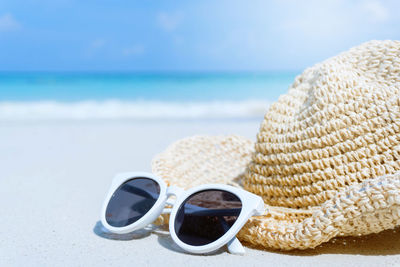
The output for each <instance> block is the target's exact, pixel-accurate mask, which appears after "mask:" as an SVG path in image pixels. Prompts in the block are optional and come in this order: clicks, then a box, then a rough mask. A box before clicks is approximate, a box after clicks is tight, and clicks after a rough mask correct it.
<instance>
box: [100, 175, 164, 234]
mask: <svg viewBox="0 0 400 267" xmlns="http://www.w3.org/2000/svg"><path fill="white" fill-rule="evenodd" d="M159 196H160V185H159V184H158V183H157V182H156V181H154V180H152V179H149V178H142V177H141V178H134V179H132V180H129V181H126V182H125V183H123V184H122V185H121V186H120V187H118V189H117V190H115V192H114V194H113V195H112V197H111V199H110V201H109V202H108V205H107V209H106V221H107V223H108V224H109V225H111V226H114V227H124V226H127V225H129V224H132V223H134V222H136V221H137V220H139V219H140V218H142V217H143V215H145V214H146V213H147V212H148V211H149V210H150V209H151V208H152V207H153V206H154V204H155V203H156V201H157V199H158V197H159Z"/></svg>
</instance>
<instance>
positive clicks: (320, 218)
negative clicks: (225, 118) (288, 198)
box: [152, 135, 400, 250]
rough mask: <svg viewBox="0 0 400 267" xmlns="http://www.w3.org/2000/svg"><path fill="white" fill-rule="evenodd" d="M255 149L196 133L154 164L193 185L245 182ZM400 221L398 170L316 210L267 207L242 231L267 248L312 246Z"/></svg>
mask: <svg viewBox="0 0 400 267" xmlns="http://www.w3.org/2000/svg"><path fill="white" fill-rule="evenodd" d="M253 152H254V143H253V141H251V140H249V139H247V138H244V137H240V136H236V135H230V136H193V137H190V138H185V139H182V140H179V141H177V142H175V143H174V144H172V145H170V146H169V147H168V148H167V149H166V150H165V151H164V152H162V153H160V154H158V155H157V156H156V157H155V158H154V159H153V163H152V171H153V173H154V174H156V175H158V176H160V177H162V178H164V179H165V181H166V182H167V183H168V184H169V185H177V186H181V187H183V188H189V187H193V186H197V185H200V184H205V183H225V184H231V185H234V186H241V182H240V181H241V177H242V176H243V175H244V173H245V171H246V167H247V165H248V164H249V163H250V161H251V156H252V154H253ZM397 225H400V173H394V174H392V175H386V176H382V177H377V178H374V179H368V180H364V181H363V182H361V183H356V184H352V185H348V186H346V187H344V188H342V189H341V190H340V191H338V192H337V193H336V194H335V195H334V197H332V198H330V199H329V200H327V201H325V202H324V203H323V204H321V205H319V206H316V207H313V208H312V209H290V208H284V207H277V206H267V211H266V213H265V215H263V216H256V217H252V218H251V219H250V220H249V221H248V223H247V224H246V225H245V226H244V227H243V228H242V230H241V231H240V232H239V234H238V238H239V239H240V240H241V241H245V242H249V243H251V244H253V245H257V246H262V247H265V248H273V249H282V250H291V249H307V248H314V247H316V246H318V245H320V244H321V243H324V242H327V241H329V240H330V239H332V238H333V237H336V236H358V235H366V234H371V233H377V232H380V231H383V230H387V229H393V228H394V227H396V226H397Z"/></svg>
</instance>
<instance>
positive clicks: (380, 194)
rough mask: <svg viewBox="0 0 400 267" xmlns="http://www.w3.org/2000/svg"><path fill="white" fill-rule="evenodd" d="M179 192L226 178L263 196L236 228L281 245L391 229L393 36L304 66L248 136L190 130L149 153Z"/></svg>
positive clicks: (398, 169)
mask: <svg viewBox="0 0 400 267" xmlns="http://www.w3.org/2000/svg"><path fill="white" fill-rule="evenodd" d="M152 169H153V172H154V173H155V174H157V175H159V176H161V177H163V178H165V179H166V181H167V182H168V183H170V184H176V185H179V186H183V187H185V188H188V187H191V186H195V185H198V184H202V183H210V182H213V183H228V184H234V185H237V186H243V187H244V189H246V190H248V191H250V192H253V193H255V194H258V195H260V196H262V197H263V199H264V202H265V203H266V213H265V214H264V215H262V216H257V217H252V218H250V219H249V221H248V223H247V224H246V225H245V226H244V227H243V228H242V230H241V231H240V232H239V233H238V238H239V239H240V240H242V241H247V242H249V243H252V244H255V245H259V246H263V247H266V248H275V249H283V250H291V249H295V248H298V249H307V248H314V247H316V246H318V245H319V244H321V243H323V242H327V241H329V240H330V239H332V238H333V237H336V236H358V235H366V234H370V233H377V232H380V231H383V230H386V229H392V228H394V227H396V226H399V225H400V42H399V41H370V42H367V43H364V44H362V45H360V46H357V47H354V48H352V49H350V50H349V51H347V52H344V53H341V54H339V55H337V56H335V57H332V58H330V59H328V60H326V61H324V62H322V63H319V64H316V65H315V66H313V67H311V68H308V69H306V70H305V71H304V72H303V73H302V74H301V75H299V76H298V77H297V78H296V79H295V81H294V83H293V84H292V85H291V86H290V88H289V91H288V93H287V94H285V95H282V96H281V97H280V98H279V99H278V101H277V102H276V103H274V104H272V105H271V106H270V108H269V110H268V111H267V113H266V114H265V117H264V120H263V121H262V123H261V127H260V130H259V133H258V134H257V140H256V142H255V143H254V142H252V141H251V140H248V139H246V138H244V137H239V136H234V135H233V136H194V137H190V138H186V139H183V140H179V141H177V142H176V143H174V144H172V145H171V146H170V147H168V148H167V149H166V150H165V151H164V152H162V153H160V154H159V155H157V156H156V157H155V158H154V161H153V166H152Z"/></svg>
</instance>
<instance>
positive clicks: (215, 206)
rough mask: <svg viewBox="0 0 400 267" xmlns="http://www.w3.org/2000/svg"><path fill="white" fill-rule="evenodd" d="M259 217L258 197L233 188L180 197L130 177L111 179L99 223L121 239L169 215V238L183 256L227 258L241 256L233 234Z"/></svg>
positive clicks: (146, 178) (197, 190) (145, 177)
mask: <svg viewBox="0 0 400 267" xmlns="http://www.w3.org/2000/svg"><path fill="white" fill-rule="evenodd" d="M171 196H175V197H176V199H175V200H172V199H169V198H170V197H171ZM166 205H169V206H172V208H166ZM263 213H264V202H263V200H262V198H261V197H259V196H257V195H254V194H252V193H250V192H247V191H245V190H242V189H239V188H236V187H232V186H229V185H221V184H208V185H201V186H197V187H194V188H191V189H190V190H187V191H185V190H183V189H181V188H179V187H176V186H170V187H167V185H166V184H165V182H164V181H163V180H162V179H161V178H159V177H157V176H155V175H153V174H151V173H145V172H132V173H121V174H117V175H116V176H115V178H114V179H113V181H112V185H111V188H110V190H109V192H108V194H107V197H106V199H105V201H104V205H103V209H102V212H101V222H102V224H103V225H104V227H105V228H106V229H108V230H109V231H110V232H113V233H117V234H124V233H129V232H132V231H135V230H138V229H142V228H145V227H146V226H148V225H149V224H151V223H152V222H154V221H155V220H156V219H157V218H158V217H159V216H160V214H170V220H169V231H170V234H171V237H172V239H173V240H174V242H175V243H176V244H177V245H178V246H179V247H181V248H182V249H183V250H185V251H187V252H190V253H208V252H212V251H215V250H217V249H219V248H221V247H222V246H224V245H227V247H228V251H229V252H230V253H233V254H244V252H245V251H244V248H243V246H242V244H241V243H240V241H239V240H238V239H237V238H236V234H237V233H238V232H239V231H240V229H241V228H242V227H243V225H244V224H245V223H246V222H247V220H248V219H249V218H250V217H251V216H255V215H261V214H263Z"/></svg>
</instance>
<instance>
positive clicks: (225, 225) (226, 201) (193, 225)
mask: <svg viewBox="0 0 400 267" xmlns="http://www.w3.org/2000/svg"><path fill="white" fill-rule="evenodd" d="M241 210H242V202H241V201H240V199H239V198H238V197H237V196H236V195H235V194H232V193H230V192H227V191H223V190H205V191H200V192H197V193H195V194H193V195H191V196H190V197H189V198H187V199H186V201H185V202H184V203H183V204H182V205H181V206H180V207H179V210H178V212H177V214H176V218H175V233H176V235H177V236H178V238H179V239H180V240H181V241H182V242H184V243H186V244H188V245H192V246H203V245H207V244H210V243H212V242H214V241H216V240H217V239H218V238H220V237H221V236H223V235H224V234H225V233H226V232H227V231H228V230H229V229H230V228H231V227H232V225H233V224H234V223H235V222H236V220H237V218H238V217H239V214H240V211H241Z"/></svg>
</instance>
